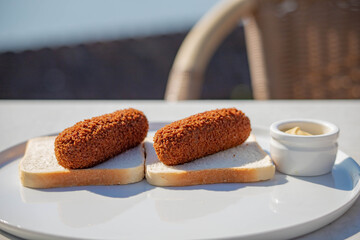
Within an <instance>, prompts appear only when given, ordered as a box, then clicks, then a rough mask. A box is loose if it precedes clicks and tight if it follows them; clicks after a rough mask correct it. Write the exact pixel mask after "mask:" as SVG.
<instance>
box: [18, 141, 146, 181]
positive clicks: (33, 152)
mask: <svg viewBox="0 0 360 240" xmlns="http://www.w3.org/2000/svg"><path fill="white" fill-rule="evenodd" d="M55 138H56V137H55V136H50V137H39V138H34V139H31V140H29V141H28V143H27V146H26V150H25V154H24V157H23V158H22V159H21V161H20V164H19V172H20V180H21V183H22V185H23V186H26V187H31V188H54V187H70V186H87V185H115V184H128V183H134V182H139V181H141V180H142V179H143V178H144V162H145V157H144V147H143V144H140V145H138V146H137V147H134V148H132V149H130V150H128V151H126V152H124V153H122V154H119V155H117V156H115V157H114V158H111V159H109V160H108V161H106V162H103V163H101V164H98V165H96V166H94V167H92V168H86V169H66V168H64V167H62V166H61V165H59V164H58V162H57V160H56V157H55V153H54V141H55Z"/></svg>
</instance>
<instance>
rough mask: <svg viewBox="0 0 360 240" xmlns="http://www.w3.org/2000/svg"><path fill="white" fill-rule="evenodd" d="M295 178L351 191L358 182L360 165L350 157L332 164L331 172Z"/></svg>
mask: <svg viewBox="0 0 360 240" xmlns="http://www.w3.org/2000/svg"><path fill="white" fill-rule="evenodd" d="M293 177H294V178H296V179H299V180H302V181H307V182H310V183H313V184H318V185H322V186H325V187H329V188H334V189H338V190H343V191H352V190H353V189H354V188H355V187H356V186H357V185H358V182H359V178H360V167H359V165H358V164H357V163H356V162H355V160H354V159H353V158H351V157H347V158H345V159H344V160H343V161H340V162H338V163H336V164H335V165H334V168H333V170H332V172H331V173H328V174H325V175H321V176H316V177H296V176H293Z"/></svg>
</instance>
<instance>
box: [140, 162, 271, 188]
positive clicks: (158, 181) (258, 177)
mask: <svg viewBox="0 0 360 240" xmlns="http://www.w3.org/2000/svg"><path fill="white" fill-rule="evenodd" d="M274 174H275V166H273V165H272V166H268V167H264V168H258V169H251V168H228V169H206V170H199V171H183V172H177V173H174V172H162V173H154V172H151V171H147V172H146V180H147V181H148V183H150V184H151V185H154V186H162V187H169V186H171V187H182V186H192V185H203V184H214V183H249V182H258V181H263V180H269V179H271V178H272V177H273V176H274Z"/></svg>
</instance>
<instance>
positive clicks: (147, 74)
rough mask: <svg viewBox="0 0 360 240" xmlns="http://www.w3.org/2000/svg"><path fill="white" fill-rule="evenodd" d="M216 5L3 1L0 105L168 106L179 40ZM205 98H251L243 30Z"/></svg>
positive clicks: (223, 56)
mask: <svg viewBox="0 0 360 240" xmlns="http://www.w3.org/2000/svg"><path fill="white" fill-rule="evenodd" d="M218 2H219V0H196V1H193V0H182V1H169V0H151V1H148V0H120V1H115V0H106V1H99V0H77V1H69V0H62V1H58V0H47V1H41V0H33V1H25V0H16V1H6V0H0V98H1V99H163V98H164V92H165V87H166V82H167V79H168V75H169V71H170V68H171V66H172V63H173V61H174V58H175V55H176V53H177V51H178V49H179V47H180V45H181V43H182V41H183V40H184V38H185V36H186V34H187V33H188V32H189V30H190V29H191V28H192V27H193V26H194V25H195V23H196V22H197V21H198V20H199V19H200V18H201V17H202V16H203V15H204V14H205V13H206V12H207V11H208V10H209V9H211V8H212V7H213V6H214V5H215V4H216V3H218ZM219 83H221V87H219ZM201 98H206V99H248V98H252V91H251V84H250V73H249V66H248V60H247V54H246V48H245V39H244V30H243V27H242V26H240V25H239V27H237V28H236V29H235V30H234V31H233V32H232V33H231V34H230V35H229V36H228V37H227V38H226V39H225V41H224V42H223V43H222V44H221V46H220V47H219V48H218V49H217V51H216V53H215V56H214V57H213V58H212V60H211V62H210V64H209V66H208V68H207V71H206V76H205V84H204V88H203V90H202V95H201Z"/></svg>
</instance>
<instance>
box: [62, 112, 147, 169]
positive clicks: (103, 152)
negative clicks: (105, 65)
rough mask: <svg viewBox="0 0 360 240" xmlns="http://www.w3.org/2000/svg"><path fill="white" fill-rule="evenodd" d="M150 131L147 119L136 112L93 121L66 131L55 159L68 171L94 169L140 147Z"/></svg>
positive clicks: (76, 125)
mask: <svg viewBox="0 0 360 240" xmlns="http://www.w3.org/2000/svg"><path fill="white" fill-rule="evenodd" d="M148 129H149V123H148V120H147V118H146V116H145V115H144V114H143V113H142V112H141V111H139V110H136V109H132V108H129V109H124V110H119V111H116V112H113V113H109V114H105V115H102V116H98V117H93V118H91V119H86V120H84V121H81V122H78V123H76V124H75V125H74V126H72V127H70V128H67V129H65V130H64V131H62V132H61V133H60V134H59V135H58V136H57V137H56V139H55V155H56V158H57V160H58V162H59V164H60V165H61V166H63V167H65V168H70V169H80V168H88V167H93V166H95V165H97V164H99V163H102V162H104V161H106V160H108V159H109V158H112V157H114V156H116V155H118V154H120V153H122V152H124V151H126V150H128V149H130V148H133V147H135V146H137V145H139V144H140V143H141V142H142V141H143V140H144V139H145V137H146V135H147V132H148Z"/></svg>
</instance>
